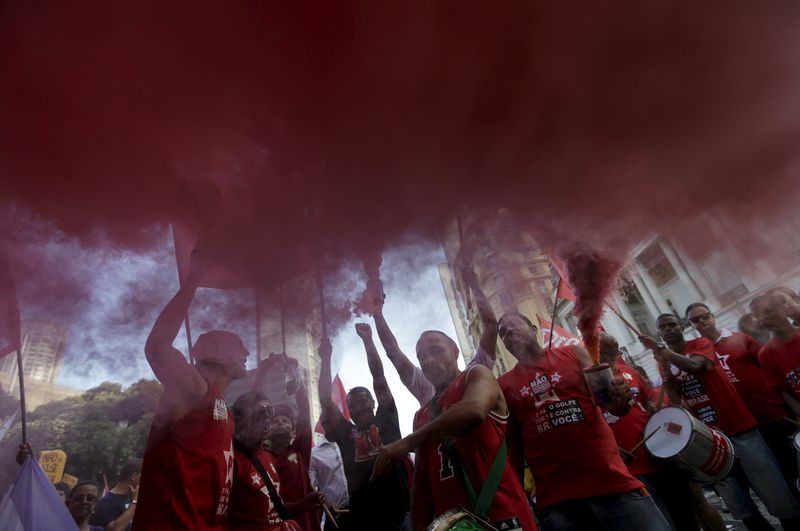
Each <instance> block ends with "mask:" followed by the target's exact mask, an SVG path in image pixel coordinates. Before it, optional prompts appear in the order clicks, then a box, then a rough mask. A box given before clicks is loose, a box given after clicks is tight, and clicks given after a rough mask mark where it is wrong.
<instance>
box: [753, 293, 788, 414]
mask: <svg viewBox="0 0 800 531" xmlns="http://www.w3.org/2000/svg"><path fill="white" fill-rule="evenodd" d="M795 306H796V305H795V304H794V303H793V301H791V299H788V298H786V297H783V296H782V295H781V294H780V293H774V292H770V293H767V294H765V295H760V296H758V297H756V298H754V299H753V300H752V302H750V309H751V310H752V311H753V314H754V315H755V316H756V319H758V321H759V322H760V323H761V324H762V325H763V326H764V328H766V329H767V330H769V331H770V333H771V334H772V339H770V340H769V342H767V344H766V345H764V346H763V347H762V349H761V351H759V353H758V359H759V361H760V362H761V368H762V370H763V371H764V378H765V379H766V382H767V384H768V385H770V386H771V387H773V388H775V389H777V390H778V392H779V393H780V394H781V397H782V398H783V400H784V403H785V404H786V406H787V407H788V408H789V409H790V410H791V411H792V413H793V414H794V416H795V417H796V418H800V333H798V330H800V329H798V328H797V327H795V326H794V325H793V324H792V323H791V322H790V321H789V316H790V315H791V314H794V313H797V310H796V308H795Z"/></svg>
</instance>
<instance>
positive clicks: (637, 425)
mask: <svg viewBox="0 0 800 531" xmlns="http://www.w3.org/2000/svg"><path fill="white" fill-rule="evenodd" d="M614 376H617V377H622V378H624V379H625V383H626V384H627V385H628V387H630V390H631V394H632V395H633V400H634V404H633V405H632V406H631V410H630V411H629V412H628V414H627V415H625V416H624V417H618V416H616V415H614V414H613V413H611V412H609V411H607V410H606V409H605V408H601V409H602V411H603V418H605V419H606V422H607V423H608V425H609V426H611V431H613V432H614V438H615V439H616V440H617V446H619V447H620V448H623V449H625V450H628V451H630V449H631V448H633V447H634V446H636V445H637V444H638V443H639V442H641V440H642V437H643V436H644V428H645V426H647V421H648V420H650V413H648V411H647V410H646V409H645V408H644V404H643V398H642V397H648V398H649V393H650V389H649V386H648V385H647V383H645V381H644V380H643V379H642V377H641V375H640V374H639V373H638V372H636V369H634V368H633V367H631V366H630V365H628V364H627V363H624V362H623V361H622V359H617V362H616V365H615V367H614ZM633 455H634V456H636V459H634V460H633V461H631V462H630V463H626V464H627V465H628V471H629V472H630V473H631V474H633V475H634V476H640V475H642V474H649V473H650V472H655V471H656V470H658V469H660V468H661V465H660V464H659V463H657V462H656V461H655V460H654V459H653V458H652V457H651V456H650V454H649V453H648V452H647V450H645V447H644V445H643V444H642V445H640V446H639V448H637V449H636V451H634V452H633Z"/></svg>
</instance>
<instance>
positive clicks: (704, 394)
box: [659, 337, 756, 435]
mask: <svg viewBox="0 0 800 531" xmlns="http://www.w3.org/2000/svg"><path fill="white" fill-rule="evenodd" d="M678 354H683V355H684V356H702V357H704V358H706V359H707V360H710V361H711V363H712V364H713V365H712V366H711V368H710V369H708V370H706V371H702V372H700V373H697V374H689V373H688V372H686V371H682V370H681V369H679V368H678V367H676V366H675V365H671V366H670V370H671V372H672V376H673V377H675V378H676V379H677V380H678V383H679V384H680V390H681V394H682V396H683V401H684V403H685V404H686V407H687V408H689V410H690V411H691V412H692V414H693V415H694V416H695V417H697V418H698V419H700V420H701V421H702V422H705V423H706V424H708V425H710V426H713V427H714V428H716V429H718V430H720V431H722V432H723V433H725V434H726V435H736V434H738V433H742V432H743V431H746V430H749V429H750V428H752V427H754V426H755V425H756V421H755V419H754V418H753V415H752V414H751V413H750V411H749V410H748V409H747V406H745V405H744V402H742V399H741V398H739V393H737V392H736V389H735V388H734V387H733V384H732V383H731V381H730V379H729V378H728V375H727V374H725V371H724V370H723V368H722V365H721V364H720V360H719V359H718V358H717V353H716V351H715V350H714V343H712V342H711V341H709V340H708V339H706V338H703V337H701V338H698V339H692V340H691V341H687V342H686V346H685V347H684V349H683V352H678ZM659 370H661V366H660V365H659ZM661 376H663V377H665V378H666V377H667V376H668V375H666V374H664V373H663V371H662V374H661Z"/></svg>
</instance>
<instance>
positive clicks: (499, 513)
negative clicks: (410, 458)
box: [414, 368, 536, 531]
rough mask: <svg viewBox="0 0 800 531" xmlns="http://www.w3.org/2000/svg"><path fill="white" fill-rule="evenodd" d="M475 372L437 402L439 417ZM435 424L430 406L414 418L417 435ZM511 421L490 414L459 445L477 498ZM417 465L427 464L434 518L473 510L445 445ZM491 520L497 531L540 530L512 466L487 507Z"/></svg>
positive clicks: (431, 446)
mask: <svg viewBox="0 0 800 531" xmlns="http://www.w3.org/2000/svg"><path fill="white" fill-rule="evenodd" d="M472 370H473V369H472V368H470V369H468V370H466V371H464V372H462V373H461V374H459V375H458V376H457V377H456V379H455V380H453V381H452V382H451V383H450V385H449V386H448V387H447V389H446V390H445V392H444V393H443V394H442V395H441V396H440V397H439V398H438V399H437V403H438V404H439V410H440V411H442V412H444V411H446V410H447V408H449V407H451V406H453V405H454V404H457V403H458V402H460V401H461V398H462V397H463V395H464V389H465V387H466V385H467V379H468V378H469V374H470V373H471V372H472ZM433 418H434V416H433V414H432V413H431V411H430V410H429V409H428V405H427V404H426V405H425V406H423V407H422V409H420V410H419V411H417V414H416V415H415V416H414V429H415V430H418V429H419V428H421V427H422V426H424V425H425V424H427V423H428V422H430V421H431V420H433ZM507 420H508V416H507V415H506V416H505V417H501V416H499V415H497V414H495V413H489V415H488V416H487V417H486V419H485V420H484V421H483V423H481V425H480V426H478V427H477V428H475V429H474V430H472V431H471V432H470V433H468V434H466V435H462V436H461V437H459V438H458V439H456V441H455V447H456V450H458V455H459V457H460V459H461V462H462V463H463V465H464V469H465V470H466V473H467V476H468V477H469V478H470V481H471V482H472V485H473V487H474V488H475V490H476V493H479V492H480V489H481V486H482V485H483V482H484V480H485V478H486V477H487V476H488V475H489V470H490V469H491V467H492V462H493V461H494V458H495V455H497V451H498V450H499V448H500V443H501V441H502V440H503V439H504V437H505V429H506V421H507ZM417 459H424V462H425V464H426V465H427V469H428V481H429V483H430V488H431V493H432V494H433V506H434V512H435V513H436V516H438V515H440V514H442V513H444V512H446V511H448V510H450V509H454V508H455V507H457V506H459V505H461V506H463V507H470V503H469V497H468V496H467V491H466V489H465V487H464V482H463V479H462V478H461V477H460V475H459V472H458V470H456V469H455V468H454V467H453V465H452V463H451V462H450V460H449V459H448V458H447V455H446V454H443V453H442V446H441V444H439V443H431V442H429V443H426V444H424V445H422V446H421V447H420V448H419V450H418V453H417ZM417 470H419V468H417ZM488 517H489V520H490V521H491V522H493V523H494V524H495V527H498V528H501V529H515V528H518V527H521V528H522V529H524V530H526V531H528V530H535V529H536V524H535V523H534V520H533V514H532V513H531V509H530V506H529V505H528V501H527V499H526V498H525V492H524V491H523V490H522V484H521V483H520V481H519V477H518V476H517V474H516V473H514V470H513V469H512V468H511V464H510V463H509V461H508V460H506V463H505V469H504V470H503V477H502V480H501V482H500V486H499V487H498V488H497V494H495V497H494V501H493V502H492V505H491V506H490V507H489V515H488ZM503 523H508V524H509V526H508V527H504V526H503Z"/></svg>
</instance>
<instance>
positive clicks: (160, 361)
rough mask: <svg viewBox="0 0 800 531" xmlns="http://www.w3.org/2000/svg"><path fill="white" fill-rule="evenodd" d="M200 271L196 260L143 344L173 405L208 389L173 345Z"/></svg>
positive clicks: (188, 400)
mask: <svg viewBox="0 0 800 531" xmlns="http://www.w3.org/2000/svg"><path fill="white" fill-rule="evenodd" d="M201 270H202V268H201V267H197V266H195V264H194V260H193V264H192V270H191V272H190V274H189V278H188V279H187V280H186V282H185V284H184V285H183V286H181V288H180V289H179V290H178V292H177V293H176V294H175V296H174V297H172V300H170V301H169V302H168V303H167V305H166V306H165V307H164V309H163V310H162V311H161V315H159V316H158V319H156V322H155V324H154V325H153V329H152V330H151V331H150V335H149V336H148V337H147V342H146V343H145V346H144V353H145V355H146V356H147V362H148V363H149V364H150V367H151V368H152V369H153V372H154V373H155V375H156V378H158V381H159V382H161V384H162V385H163V386H164V394H165V395H166V396H169V397H170V398H169V401H170V403H171V404H174V405H182V404H187V405H188V404H191V403H193V402H195V401H196V400H199V399H200V398H202V397H203V396H204V395H205V393H206V391H207V390H208V384H207V383H206V381H205V380H204V379H203V377H202V376H200V373H198V372H197V369H195V368H194V367H192V366H191V365H189V364H188V363H187V362H186V359H185V358H184V357H183V354H181V352H180V351H179V350H178V349H176V348H175V347H173V346H172V343H173V342H174V341H175V338H176V337H177V335H178V332H179V331H180V328H181V324H182V323H183V320H184V318H185V317H186V312H187V310H188V309H189V305H190V304H191V303H192V299H193V298H194V294H195V292H196V291H197V288H198V286H199V279H200V277H201V273H202V271H201Z"/></svg>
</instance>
